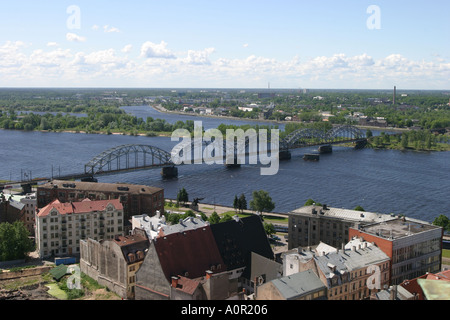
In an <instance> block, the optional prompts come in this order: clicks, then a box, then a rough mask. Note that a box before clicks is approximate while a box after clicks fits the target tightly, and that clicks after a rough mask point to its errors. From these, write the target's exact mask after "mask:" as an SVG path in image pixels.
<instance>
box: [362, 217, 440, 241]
mask: <svg viewBox="0 0 450 320" xmlns="http://www.w3.org/2000/svg"><path fill="white" fill-rule="evenodd" d="M438 229H441V227H438V226H434V225H431V224H429V223H421V222H419V221H418V220H412V219H408V218H395V219H391V220H389V221H384V222H381V223H374V224H370V225H366V226H363V227H361V231H363V232H365V233H368V234H372V235H376V236H378V237H382V238H386V239H389V240H393V239H398V238H403V237H406V236H410V235H414V234H418V233H422V232H425V231H430V230H438Z"/></svg>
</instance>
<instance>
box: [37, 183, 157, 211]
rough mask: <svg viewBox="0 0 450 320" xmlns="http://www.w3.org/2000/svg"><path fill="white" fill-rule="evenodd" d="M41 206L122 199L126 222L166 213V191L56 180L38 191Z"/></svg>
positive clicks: (133, 186) (140, 186)
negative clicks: (132, 217) (84, 200)
mask: <svg viewBox="0 0 450 320" xmlns="http://www.w3.org/2000/svg"><path fill="white" fill-rule="evenodd" d="M36 196H37V205H38V208H42V207H44V206H46V205H47V204H49V203H50V202H52V201H53V200H55V199H58V200H59V201H60V202H70V201H81V200H83V199H86V198H88V199H91V200H110V199H120V202H121V203H122V205H123V209H124V213H125V219H126V220H129V219H131V216H133V215H141V214H146V215H148V216H154V215H155V214H156V211H157V210H159V211H160V212H164V189H161V188H156V187H149V186H144V185H134V184H120V183H117V184H116V183H96V182H80V181H61V180H53V181H51V182H48V183H46V184H44V185H40V186H38V188H37V195H36Z"/></svg>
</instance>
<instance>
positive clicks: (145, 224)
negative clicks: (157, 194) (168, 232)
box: [131, 210, 166, 240]
mask: <svg viewBox="0 0 450 320" xmlns="http://www.w3.org/2000/svg"><path fill="white" fill-rule="evenodd" d="M165 225H166V217H165V216H164V215H161V212H160V211H159V210H158V211H156V215H155V216H153V217H149V216H148V215H146V214H142V215H136V216H132V217H131V228H132V229H133V230H134V229H135V228H138V229H143V230H145V232H146V234H147V236H148V238H149V239H150V240H151V239H154V238H156V237H157V236H158V233H159V231H160V229H161V228H162V227H163V226H165Z"/></svg>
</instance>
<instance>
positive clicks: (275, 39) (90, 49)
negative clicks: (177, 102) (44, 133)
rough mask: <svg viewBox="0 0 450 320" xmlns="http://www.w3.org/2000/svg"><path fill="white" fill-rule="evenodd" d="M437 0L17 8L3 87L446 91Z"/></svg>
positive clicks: (5, 32)
mask: <svg viewBox="0 0 450 320" xmlns="http://www.w3.org/2000/svg"><path fill="white" fill-rule="evenodd" d="M448 9H450V5H449V3H448V2H446V1H435V2H433V5H432V6H431V5H429V3H427V2H425V1H412V2H411V1H410V2H406V1H396V2H395V3H392V2H388V1H375V2H372V1H370V2H369V1H348V2H345V3H344V2H343V1H340V2H338V3H336V2H335V1H334V2H333V1H328V0H327V1H322V2H321V5H320V6H319V5H317V4H316V3H309V2H306V1H287V0H286V1H279V2H276V4H275V3H272V2H268V1H263V2H261V1H259V2H255V1H250V0H248V1H244V2H242V1H241V2H239V1H226V2H224V1H214V2H208V1H189V2H186V1H184V2H183V1H164V3H163V2H158V1H146V2H145V3H142V2H139V3H137V4H135V3H133V4H129V3H126V2H123V1H95V2H88V1H84V0H80V1H58V2H55V1H40V2H33V1H18V2H6V3H2V4H1V5H0V30H1V32H0V86H1V87H155V88H171V87H190V88H266V87H267V86H268V83H270V87H271V88H274V89H276V88H294V89H295V88H312V89H327V88H328V89H387V88H392V87H393V86H394V85H395V86H397V88H402V89H423V90H447V89H449V88H450V80H449V79H450V56H449V52H450V45H449V42H448V41H446V35H447V34H448V33H449V31H450V28H449V27H450V24H449V23H448V19H447V18H446V14H447V12H448Z"/></svg>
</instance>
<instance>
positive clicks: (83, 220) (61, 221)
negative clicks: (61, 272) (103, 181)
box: [35, 199, 124, 258]
mask: <svg viewBox="0 0 450 320" xmlns="http://www.w3.org/2000/svg"><path fill="white" fill-rule="evenodd" d="M123 225H124V214H123V206H122V203H121V202H120V200H119V199H112V200H98V201H91V200H89V199H85V200H84V201H81V202H65V203H62V202H60V201H59V200H54V201H53V202H51V203H50V204H48V205H47V206H45V207H44V208H42V209H37V210H36V231H35V234H36V245H37V250H38V252H39V256H40V257H41V258H44V257H50V256H66V255H68V256H72V255H78V254H79V253H80V240H81V239H87V238H93V239H95V240H98V239H112V238H114V237H115V236H117V235H122V234H123V232H124V231H123V230H124V227H123Z"/></svg>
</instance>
